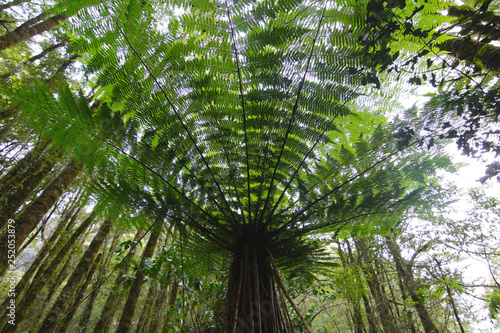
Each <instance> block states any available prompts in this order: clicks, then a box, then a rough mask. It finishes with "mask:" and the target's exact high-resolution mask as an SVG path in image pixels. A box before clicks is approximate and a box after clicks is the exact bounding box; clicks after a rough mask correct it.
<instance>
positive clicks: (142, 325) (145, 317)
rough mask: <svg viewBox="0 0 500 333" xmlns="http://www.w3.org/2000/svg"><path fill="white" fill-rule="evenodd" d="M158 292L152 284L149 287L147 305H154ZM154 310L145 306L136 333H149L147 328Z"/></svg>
mask: <svg viewBox="0 0 500 333" xmlns="http://www.w3.org/2000/svg"><path fill="white" fill-rule="evenodd" d="M157 294H158V293H157V292H156V290H155V288H154V287H153V285H152V284H150V285H149V288H148V293H147V295H146V300H145V302H146V304H154V303H155V300H156V296H157ZM152 310H153V307H152V306H145V307H143V308H142V311H141V315H140V316H139V322H138V323H137V326H136V329H135V333H142V332H147V330H146V327H147V325H148V323H149V320H150V319H151V312H152Z"/></svg>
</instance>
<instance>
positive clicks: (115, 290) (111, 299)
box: [94, 230, 144, 333]
mask: <svg viewBox="0 0 500 333" xmlns="http://www.w3.org/2000/svg"><path fill="white" fill-rule="evenodd" d="M143 236H144V231H143V230H139V231H138V232H137V234H136V235H135V238H134V241H138V240H139V239H141V238H142V237H143ZM136 253H137V251H136V250H134V251H131V252H129V253H128V254H127V260H128V261H132V260H134V257H135V254H136ZM129 270H130V265H126V266H124V267H123V268H122V269H121V270H120V272H119V273H118V276H117V277H116V280H115V282H114V283H113V287H112V288H111V292H110V293H109V295H108V298H107V299H106V303H104V307H103V308H102V311H101V316H100V318H99V320H98V321H97V324H96V326H95V327H94V332H101V333H105V332H108V330H109V326H110V324H111V321H112V319H113V315H114V312H115V311H114V309H115V308H116V304H117V302H118V300H119V298H120V293H119V291H120V290H121V287H122V285H123V280H122V276H123V275H126V274H127V273H128V271H129Z"/></svg>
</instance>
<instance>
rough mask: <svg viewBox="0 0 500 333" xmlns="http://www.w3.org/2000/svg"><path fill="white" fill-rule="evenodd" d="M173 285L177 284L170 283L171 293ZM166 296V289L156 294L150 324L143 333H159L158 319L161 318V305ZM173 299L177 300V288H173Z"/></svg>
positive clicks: (163, 288) (162, 310)
mask: <svg viewBox="0 0 500 333" xmlns="http://www.w3.org/2000/svg"><path fill="white" fill-rule="evenodd" d="M174 283H175V284H177V283H176V282H174V281H172V284H171V287H170V288H171V290H172V292H173V291H174V290H173V289H174V288H175V287H174ZM167 295H168V289H167V288H166V287H162V289H161V291H160V292H159V293H158V294H157V297H156V302H155V304H154V306H153V308H152V315H151V322H150V324H149V328H148V330H147V331H145V332H159V328H160V318H162V314H163V312H164V309H163V304H164V303H165V301H166V299H167ZM175 299H177V288H175ZM174 304H175V300H174Z"/></svg>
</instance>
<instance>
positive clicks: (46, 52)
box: [0, 41, 66, 80]
mask: <svg viewBox="0 0 500 333" xmlns="http://www.w3.org/2000/svg"><path fill="white" fill-rule="evenodd" d="M64 45H66V41H63V42H60V43H57V44H54V45H51V46H49V47H47V48H45V49H43V50H42V52H40V53H38V54H37V55H34V56H33V57H31V58H29V59H27V60H25V61H23V62H22V63H21V64H19V65H18V66H16V67H15V68H14V69H12V70H11V71H9V72H8V73H5V74H3V75H1V76H0V80H6V79H8V78H9V77H10V76H12V75H14V74H16V73H18V72H19V71H20V70H21V69H22V68H23V67H24V66H26V65H27V64H30V63H32V62H35V61H36V60H39V59H41V58H43V57H45V56H46V55H47V54H48V53H50V52H52V51H54V50H56V49H58V48H60V47H62V46H64Z"/></svg>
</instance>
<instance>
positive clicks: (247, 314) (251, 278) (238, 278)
mask: <svg viewBox="0 0 500 333" xmlns="http://www.w3.org/2000/svg"><path fill="white" fill-rule="evenodd" d="M282 305H283V304H280V299H279V298H278V293H277V290H276V285H275V278H274V276H273V272H272V267H271V263H270V257H269V255H268V253H267V252H266V250H265V249H264V248H263V247H262V246H258V245H253V244H246V245H243V246H242V247H241V250H240V251H238V252H236V253H234V254H233V260H232V264H231V268H230V272H229V280H228V289H227V297H226V316H225V320H224V332H249V333H262V332H273V333H280V332H293V328H291V327H289V325H288V324H287V322H286V321H285V318H284V316H283V315H284V313H282ZM285 315H286V314H285Z"/></svg>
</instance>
